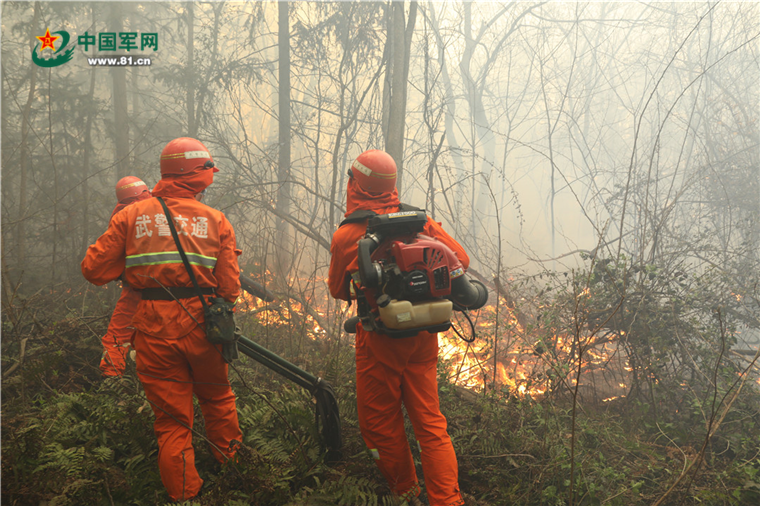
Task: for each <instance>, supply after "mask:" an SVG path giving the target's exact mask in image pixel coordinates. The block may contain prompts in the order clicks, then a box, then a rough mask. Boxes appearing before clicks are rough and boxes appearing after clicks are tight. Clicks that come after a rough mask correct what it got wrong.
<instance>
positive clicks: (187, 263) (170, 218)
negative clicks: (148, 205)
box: [156, 197, 206, 310]
mask: <svg viewBox="0 0 760 506" xmlns="http://www.w3.org/2000/svg"><path fill="white" fill-rule="evenodd" d="M156 198H157V199H158V201H159V202H161V207H163V208H164V212H165V213H166V221H168V222H169V230H171V231H172V237H173V238H174V244H176V245H177V251H179V256H181V257H182V263H183V264H185V269H186V270H187V274H188V276H190V281H192V282H193V286H194V287H195V291H196V292H198V298H199V299H200V300H201V305H202V306H203V309H204V310H205V309H206V300H205V299H204V298H203V294H202V293H201V287H200V286H199V285H198V280H197V279H195V273H194V272H193V268H192V267H190V261H189V260H188V259H187V255H186V254H185V250H184V249H183V248H182V244H180V242H179V236H178V235H177V229H176V228H174V217H173V216H172V213H170V212H169V208H168V207H166V202H164V199H162V198H161V197H156Z"/></svg>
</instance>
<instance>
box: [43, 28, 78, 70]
mask: <svg viewBox="0 0 760 506" xmlns="http://www.w3.org/2000/svg"><path fill="white" fill-rule="evenodd" d="M37 38H38V39H39V41H40V42H41V43H42V47H40V45H39V44H37V45H35V46H34V49H32V61H33V62H34V63H35V64H36V65H37V66H39V67H48V68H49V67H57V66H58V65H63V64H64V63H66V62H68V61H70V60H71V59H72V58H73V57H74V49H75V48H76V46H71V47H70V48H69V49H66V46H67V45H68V44H69V39H70V38H71V37H70V36H69V32H66V31H64V30H59V31H57V32H53V34H52V35H51V34H50V28H48V29H47V30H46V31H45V35H43V36H42V37H37ZM58 39H62V40H60V41H59V40H58ZM56 43H58V49H56V48H55V46H56ZM46 49H50V50H52V52H53V54H52V57H51V58H43V57H42V54H43V51H45V50H46ZM64 49H66V51H63V50H64ZM61 51H63V52H61Z"/></svg>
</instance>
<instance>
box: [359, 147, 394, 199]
mask: <svg viewBox="0 0 760 506" xmlns="http://www.w3.org/2000/svg"><path fill="white" fill-rule="evenodd" d="M351 174H352V175H353V176H354V177H355V178H356V182H357V183H359V186H360V187H361V188H362V190H364V191H367V192H370V193H385V192H392V191H393V190H394V188H396V162H394V161H393V157H392V156H391V155H389V154H388V153H386V152H385V151H380V150H379V149H370V150H369V151H365V152H364V153H362V154H361V155H359V156H357V157H356V160H354V163H352V164H351Z"/></svg>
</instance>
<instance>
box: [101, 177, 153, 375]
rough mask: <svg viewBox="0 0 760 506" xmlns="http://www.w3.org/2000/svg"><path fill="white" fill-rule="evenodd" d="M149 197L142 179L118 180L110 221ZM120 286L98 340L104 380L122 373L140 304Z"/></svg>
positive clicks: (125, 286) (127, 288) (133, 293)
mask: <svg viewBox="0 0 760 506" xmlns="http://www.w3.org/2000/svg"><path fill="white" fill-rule="evenodd" d="M150 196H151V195H150V190H149V189H148V185H146V184H145V183H144V182H143V180H142V179H140V178H138V177H135V176H127V177H123V178H121V179H120V180H119V182H118V183H116V200H118V203H117V204H116V207H114V209H113V212H111V218H113V217H114V215H115V214H116V213H118V212H119V211H121V210H122V209H124V208H125V207H127V206H129V205H132V204H134V203H136V202H140V201H141V200H145V199H149V198H150ZM121 285H122V286H121V295H120V296H119V300H118V302H116V307H115V308H114V310H113V314H112V315H111V321H110V322H109V323H108V330H107V331H106V334H105V335H104V336H103V337H102V338H101V343H102V344H103V358H101V360H100V372H101V374H102V375H103V376H104V377H107V378H108V377H116V376H121V375H122V374H124V367H125V366H126V358H127V353H128V352H129V342H130V340H131V338H132V328H131V324H132V316H134V314H135V311H136V310H137V304H138V303H139V302H140V292H138V291H136V290H133V289H132V288H131V287H130V286H129V285H128V284H127V283H126V282H125V281H122V284H121Z"/></svg>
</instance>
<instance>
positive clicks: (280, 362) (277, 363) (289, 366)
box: [237, 275, 343, 462]
mask: <svg viewBox="0 0 760 506" xmlns="http://www.w3.org/2000/svg"><path fill="white" fill-rule="evenodd" d="M240 285H241V287H242V288H243V289H244V290H245V291H246V292H248V293H250V294H251V295H253V296H255V297H258V298H260V299H261V300H263V301H264V302H271V301H273V300H274V299H275V297H274V294H272V292H270V291H269V290H267V289H266V288H264V287H263V286H262V285H260V284H259V283H256V282H255V281H253V280H252V279H250V278H248V277H246V276H243V275H241V276H240ZM237 337H238V340H237V345H238V350H239V351H240V352H241V353H244V354H245V355H247V356H249V357H251V358H252V359H254V360H255V361H257V362H258V363H260V364H261V365H263V366H265V367H267V368H269V369H271V370H272V371H274V372H276V373H277V374H279V375H281V376H284V377H286V378H287V379H289V380H290V381H292V382H293V383H295V384H297V385H299V386H301V387H303V388H305V389H306V390H308V391H309V393H311V395H313V396H314V399H315V400H316V408H317V409H316V416H315V418H316V423H317V428H318V429H319V430H320V432H321V433H322V438H323V439H324V443H325V447H326V448H327V461H328V462H335V461H337V460H339V459H340V457H341V447H342V446H343V440H342V437H341V433H340V427H341V425H340V412H339V411H338V402H337V401H336V400H335V392H334V391H333V388H332V386H330V383H328V382H327V381H325V380H323V379H322V378H318V377H316V376H314V375H312V374H309V373H308V372H306V371H304V370H303V369H301V368H300V367H298V366H297V365H295V364H293V363H291V362H288V361H287V360H285V359H284V358H282V357H281V356H279V355H277V354H276V353H272V352H271V351H269V350H268V349H266V348H264V347H263V346H260V345H258V344H256V343H255V342H253V341H252V340H250V339H248V338H247V337H245V336H243V335H241V334H239V333H238V334H237Z"/></svg>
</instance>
